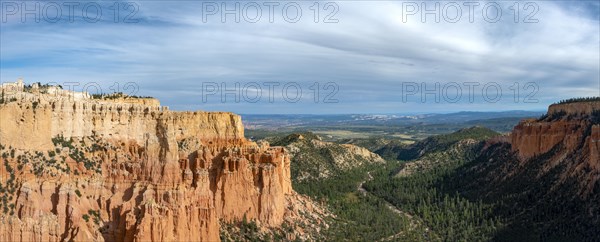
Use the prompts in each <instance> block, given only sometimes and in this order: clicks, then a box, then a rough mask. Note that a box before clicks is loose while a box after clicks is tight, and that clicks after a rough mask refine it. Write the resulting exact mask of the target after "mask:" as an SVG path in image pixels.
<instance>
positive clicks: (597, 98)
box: [554, 97, 600, 104]
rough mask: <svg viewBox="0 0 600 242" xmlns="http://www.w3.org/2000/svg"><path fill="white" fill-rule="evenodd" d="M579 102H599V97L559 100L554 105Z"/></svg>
mask: <svg viewBox="0 0 600 242" xmlns="http://www.w3.org/2000/svg"><path fill="white" fill-rule="evenodd" d="M579 102H600V97H577V98H569V99H565V100H560V101H559V102H556V103H554V104H568V103H579Z"/></svg>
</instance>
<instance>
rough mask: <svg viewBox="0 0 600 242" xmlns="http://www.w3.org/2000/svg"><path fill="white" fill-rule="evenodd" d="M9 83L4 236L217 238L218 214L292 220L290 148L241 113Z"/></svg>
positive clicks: (0, 115)
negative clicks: (256, 134)
mask: <svg viewBox="0 0 600 242" xmlns="http://www.w3.org/2000/svg"><path fill="white" fill-rule="evenodd" d="M2 90H3V96H2V102H1V104H0V148H2V149H1V151H0V153H1V154H2V157H1V158H0V163H1V164H0V192H1V193H0V195H1V196H2V197H1V198H0V241H71V240H73V241H218V240H219V221H220V220H222V221H225V222H228V221H236V220H242V219H243V218H244V217H245V218H247V219H251V220H254V221H257V223H259V224H260V225H261V226H266V227H276V226H279V225H281V223H282V222H283V221H284V216H285V214H286V209H287V206H288V205H287V203H286V200H290V199H289V197H288V196H290V194H292V193H293V191H292V187H291V181H290V160H289V156H288V154H286V152H285V150H284V149H283V148H278V147H269V146H268V145H267V144H261V145H258V144H256V143H254V142H250V141H248V140H246V139H245V138H244V129H243V126H242V122H241V118H240V116H238V115H235V114H232V113H225V112H174V111H169V110H168V109H167V108H165V107H161V106H160V104H159V103H158V101H157V100H155V99H144V98H140V99H134V98H120V99H112V100H108V99H93V98H91V97H90V96H89V95H87V94H85V93H83V94H82V93H75V92H69V91H65V90H60V89H58V88H54V87H52V89H46V90H43V89H41V88H40V87H34V88H29V89H28V88H24V87H23V85H22V84H19V83H15V84H14V85H12V86H6V85H5V86H2Z"/></svg>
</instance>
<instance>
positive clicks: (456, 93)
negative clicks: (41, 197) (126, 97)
mask: <svg viewBox="0 0 600 242" xmlns="http://www.w3.org/2000/svg"><path fill="white" fill-rule="evenodd" d="M36 4H39V5H36ZM236 4H239V7H237V5H236ZM436 4H439V7H437V5H436ZM115 6H118V8H115ZM0 7H1V10H2V11H1V18H2V19H1V21H0V81H1V82H14V81H15V80H16V79H17V78H20V77H22V78H23V79H24V80H25V82H27V83H31V82H42V83H58V84H61V85H63V87H64V86H70V87H71V88H72V89H73V90H75V91H83V90H85V91H89V92H103V93H111V92H114V91H122V92H124V93H128V94H134V95H138V96H153V97H156V98H159V99H160V100H161V103H162V104H163V105H166V106H169V107H170V108H171V109H173V110H207V111H231V112H236V113H243V114H347V113H370V114H374V113H427V112H432V113H434V112H441V113H444V112H454V111H503V110H544V109H546V107H547V106H548V105H549V104H551V103H553V102H556V101H559V100H561V99H566V98H571V97H581V96H600V29H599V28H600V22H599V12H600V4H599V2H598V1H532V2H530V4H527V3H525V2H520V3H519V5H518V6H516V5H514V1H497V2H493V1H490V2H449V1H440V2H436V1H411V2H406V1H405V2H402V1H296V2H291V1H282V2H276V1H271V2H258V1H257V2H252V1H210V2H209V1H162V0H146V1H127V2H121V1H101V2H100V1H98V2H94V1H69V3H66V2H55V4H51V3H49V2H42V1H39V2H38V1H31V0H30V1H13V2H11V1H2V3H1V4H0ZM259 8H260V10H259ZM115 9H118V12H117V11H116V10H115ZM298 9H300V11H301V14H298V13H299V11H298ZM424 9H425V10H424ZM284 10H285V11H284ZM426 10H428V11H429V12H426ZM100 11H101V14H99V12H100ZM59 12H60V14H58V13H59ZM459 12H460V15H459V14H458V13H459ZM259 13H260V14H259ZM423 13H429V14H423ZM236 16H237V18H239V20H237V21H236ZM35 17H38V18H39V21H37V22H36V19H35ZM436 18H439V20H438V19H436ZM315 20H316V21H315ZM98 90H101V91H98Z"/></svg>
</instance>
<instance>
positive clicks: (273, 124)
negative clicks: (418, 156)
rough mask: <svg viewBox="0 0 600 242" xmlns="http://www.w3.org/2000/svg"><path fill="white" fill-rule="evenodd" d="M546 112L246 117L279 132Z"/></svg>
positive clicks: (253, 125)
mask: <svg viewBox="0 0 600 242" xmlns="http://www.w3.org/2000/svg"><path fill="white" fill-rule="evenodd" d="M543 113H544V112H542V111H539V112H538V111H521V110H515V111H502V112H467V111H465V112H457V113H447V114H441V113H431V114H415V115H406V114H336V115H311V114H242V120H243V122H244V125H245V126H246V127H247V128H248V129H279V128H294V127H314V126H320V127H323V126H342V125H414V124H441V123H444V124H452V123H457V124H459V123H467V122H469V123H470V124H473V125H474V124H477V121H480V120H492V119H507V118H514V119H515V120H514V121H515V123H516V122H518V120H520V119H522V118H531V117H539V116H540V115H542V114H543Z"/></svg>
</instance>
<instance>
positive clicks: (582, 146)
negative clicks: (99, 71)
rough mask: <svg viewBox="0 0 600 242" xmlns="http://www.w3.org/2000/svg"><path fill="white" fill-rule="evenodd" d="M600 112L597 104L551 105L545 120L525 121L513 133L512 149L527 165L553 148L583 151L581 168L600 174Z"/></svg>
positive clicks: (599, 103) (599, 104) (598, 103)
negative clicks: (599, 118) (599, 116)
mask: <svg viewBox="0 0 600 242" xmlns="http://www.w3.org/2000/svg"><path fill="white" fill-rule="evenodd" d="M599 113H600V102H597V101H595V102H578V103H566V104H554V105H551V106H550V107H549V108H548V113H547V115H546V116H545V117H543V118H540V119H537V120H536V119H529V120H523V121H521V122H520V123H519V124H518V125H517V126H516V127H515V129H514V130H513V132H512V134H511V144H512V150H513V151H514V152H516V153H517V154H518V156H519V158H520V160H521V161H523V162H526V161H528V160H530V159H531V158H534V157H536V156H540V155H543V154H547V153H548V152H550V151H551V150H552V149H560V150H563V151H565V152H573V151H578V150H581V152H580V153H581V154H578V155H580V156H581V159H580V161H581V164H580V166H586V167H589V168H590V169H592V170H594V171H600V156H599V155H598V153H599V151H600V145H599V140H600V139H599V138H600V124H599V123H598V120H597V119H598V115H599ZM563 158H564V157H563ZM557 161H558V159H557Z"/></svg>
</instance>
